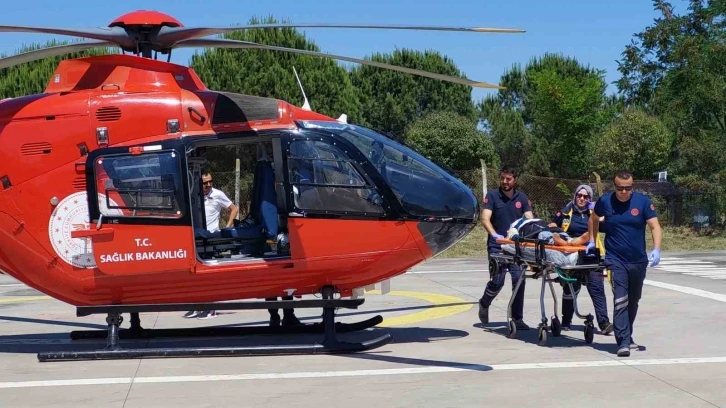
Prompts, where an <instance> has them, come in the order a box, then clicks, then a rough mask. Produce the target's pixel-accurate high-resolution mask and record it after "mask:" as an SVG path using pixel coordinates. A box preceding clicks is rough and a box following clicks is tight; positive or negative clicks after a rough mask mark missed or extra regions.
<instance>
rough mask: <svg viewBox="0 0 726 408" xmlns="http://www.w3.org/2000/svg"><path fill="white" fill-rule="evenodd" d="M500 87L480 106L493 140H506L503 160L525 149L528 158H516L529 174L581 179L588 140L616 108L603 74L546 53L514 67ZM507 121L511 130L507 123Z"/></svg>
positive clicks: (505, 75)
mask: <svg viewBox="0 0 726 408" xmlns="http://www.w3.org/2000/svg"><path fill="white" fill-rule="evenodd" d="M500 85H502V86H504V87H506V89H504V90H500V91H499V92H498V94H496V95H491V96H488V97H486V98H484V100H482V101H481V102H480V103H479V104H478V107H479V110H480V113H481V117H482V119H483V120H485V121H486V122H488V124H489V126H490V127H491V132H492V137H493V139H494V140H495V142H498V141H503V140H507V141H508V143H505V144H501V145H500V144H499V143H498V146H499V147H500V154H501V155H502V158H505V157H507V158H509V157H512V158H516V157H518V155H521V153H522V150H521V149H522V148H523V147H526V151H527V154H528V156H527V157H526V158H520V161H523V162H524V163H523V164H522V166H523V167H525V168H527V169H529V170H528V171H531V172H532V173H533V174H536V175H542V176H558V177H569V178H577V177H581V176H582V174H584V173H585V172H586V171H587V169H588V168H589V167H590V163H589V160H588V157H589V156H590V155H589V153H588V151H587V147H588V145H589V141H590V139H591V138H592V137H594V135H595V134H597V132H598V131H600V130H601V129H602V127H603V126H604V125H605V124H606V123H607V122H608V121H609V120H610V118H611V117H612V116H613V115H612V113H613V112H614V110H615V107H616V106H617V103H615V101H613V100H612V98H607V97H606V96H605V89H606V87H607V84H606V83H605V81H604V79H603V72H602V71H600V70H596V69H593V68H589V67H586V66H583V65H582V64H580V63H579V62H578V61H577V60H576V59H574V58H569V57H565V56H562V55H558V54H549V53H548V54H545V55H543V56H542V57H538V58H533V59H531V60H530V61H529V63H528V64H527V65H526V66H525V67H524V68H522V67H521V66H519V65H514V66H513V67H512V68H511V69H510V70H508V71H506V72H505V73H504V75H502V77H501V80H500ZM507 111H510V112H516V113H517V114H514V115H513V114H511V113H509V114H507V113H506V112H507ZM508 118H511V119H508ZM520 118H521V119H520ZM511 120H514V121H515V122H514V123H515V125H514V129H512V125H510V124H507V123H506V122H508V121H511ZM519 120H521V125H518V124H517V123H519V122H518V121H519ZM500 132H506V133H507V134H506V135H499V134H498V133H500Z"/></svg>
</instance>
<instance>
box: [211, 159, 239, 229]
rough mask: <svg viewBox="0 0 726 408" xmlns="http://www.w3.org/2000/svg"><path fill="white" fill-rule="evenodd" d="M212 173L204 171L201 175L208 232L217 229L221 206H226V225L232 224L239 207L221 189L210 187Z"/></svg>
mask: <svg viewBox="0 0 726 408" xmlns="http://www.w3.org/2000/svg"><path fill="white" fill-rule="evenodd" d="M212 184H213V182H212V175H211V174H210V173H205V174H203V175H202V185H203V187H204V213H205V214H206V217H207V230H208V231H209V232H217V231H219V214H220V213H221V212H222V209H223V208H228V209H229V210H230V212H229V219H228V220H227V225H226V227H231V226H233V225H234V219H235V218H236V217H237V213H238V212H239V209H238V208H237V206H236V205H234V203H233V202H232V201H231V200H230V199H229V198H228V197H227V195H226V194H224V193H223V192H222V191H221V190H217V189H216V188H214V187H212Z"/></svg>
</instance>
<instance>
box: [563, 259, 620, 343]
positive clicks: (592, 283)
mask: <svg viewBox="0 0 726 408" xmlns="http://www.w3.org/2000/svg"><path fill="white" fill-rule="evenodd" d="M581 287H582V284H581V283H580V282H573V283H572V288H573V289H574V290H575V295H578V294H579V293H580V288H581ZM587 291H588V293H590V299H592V305H593V306H594V307H595V319H596V320H597V324H598V326H599V327H600V330H603V329H605V327H607V325H608V324H609V323H610V319H609V318H608V303H607V300H606V299H605V285H604V284H603V278H602V277H601V273H600V272H591V273H590V277H589V279H588V280H587ZM579 306H580V307H579V309H580V313H582V303H580V304H579ZM574 315H575V305H574V303H573V301H572V294H571V293H570V285H568V284H567V283H566V282H562V325H563V326H569V325H570V323H572V316H574Z"/></svg>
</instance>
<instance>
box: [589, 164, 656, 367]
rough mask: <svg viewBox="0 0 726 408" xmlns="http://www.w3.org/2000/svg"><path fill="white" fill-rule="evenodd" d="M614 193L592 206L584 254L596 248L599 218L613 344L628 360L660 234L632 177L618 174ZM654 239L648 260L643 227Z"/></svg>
mask: <svg viewBox="0 0 726 408" xmlns="http://www.w3.org/2000/svg"><path fill="white" fill-rule="evenodd" d="M613 184H614V187H615V192H610V193H607V194H604V195H603V196H602V197H600V199H599V200H597V203H595V209H594V213H593V215H594V217H590V225H589V232H590V242H589V243H588V244H587V251H588V252H589V251H591V250H592V249H593V248H595V237H597V236H598V233H599V230H600V220H599V217H601V216H602V217H605V219H604V221H603V228H602V232H603V233H605V258H604V262H605V266H606V267H607V268H608V269H609V270H610V274H611V279H612V284H613V292H614V297H615V300H614V302H613V303H614V309H615V310H614V313H613V322H614V325H615V341H616V342H617V345H618V352H617V354H618V356H619V357H627V356H630V350H631V349H638V345H637V344H636V343H635V341H633V323H634V322H635V316H636V314H637V313H638V302H639V301H640V296H641V294H642V292H643V281H644V280H645V273H646V268H647V267H648V261H649V260H650V266H656V265H658V263H659V262H660V246H661V240H662V231H661V227H660V223H659V222H658V214H657V213H656V211H655V206H654V205H653V203H652V202H651V201H650V199H649V198H648V197H647V196H645V195H644V194H641V193H637V192H633V174H632V173H631V172H629V171H627V170H623V171H619V172H617V173H616V174H615V176H614V177H613ZM646 225H648V227H650V230H651V233H652V235H653V250H652V251H651V252H650V256H648V254H646V251H645V226H646Z"/></svg>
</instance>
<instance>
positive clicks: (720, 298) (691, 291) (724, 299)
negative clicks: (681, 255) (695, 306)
mask: <svg viewBox="0 0 726 408" xmlns="http://www.w3.org/2000/svg"><path fill="white" fill-rule="evenodd" d="M643 283H644V284H646V285H651V286H655V287H658V288H662V289H670V290H675V291H676V292H681V293H686V294H689V295H694V296H700V297H705V298H708V299H713V300H718V301H719V302H726V295H723V294H721V293H713V292H708V291H705V290H701V289H696V288H690V287H688V286H680V285H674V284H672V283H665V282H656V281H652V280H650V279H646V280H645V281H644V282H643Z"/></svg>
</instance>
